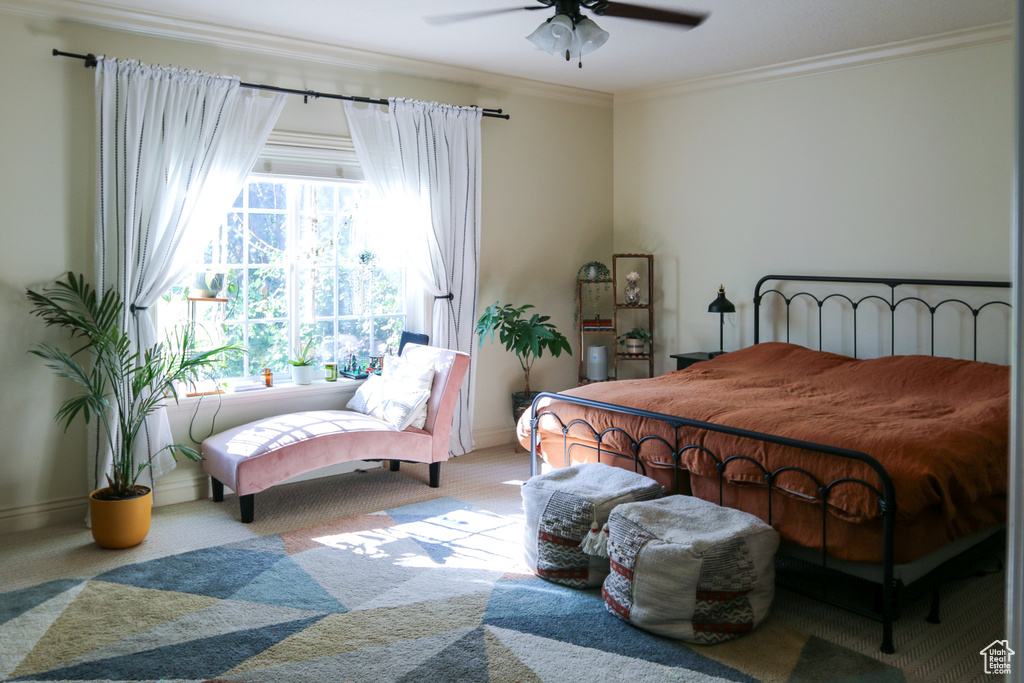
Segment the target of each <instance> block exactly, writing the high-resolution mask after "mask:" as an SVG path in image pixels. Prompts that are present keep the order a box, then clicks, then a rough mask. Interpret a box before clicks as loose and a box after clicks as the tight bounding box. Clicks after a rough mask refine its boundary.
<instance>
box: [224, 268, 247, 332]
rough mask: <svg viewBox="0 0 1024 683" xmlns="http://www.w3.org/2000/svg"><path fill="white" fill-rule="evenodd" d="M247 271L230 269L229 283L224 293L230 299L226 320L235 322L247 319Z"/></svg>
mask: <svg viewBox="0 0 1024 683" xmlns="http://www.w3.org/2000/svg"><path fill="white" fill-rule="evenodd" d="M244 278H245V270H244V269H242V268H229V269H228V272H227V277H226V278H225V281H226V282H227V283H228V284H227V287H226V288H225V290H224V292H225V294H226V295H227V298H228V306H227V312H226V313H225V315H224V320H226V321H234V320H242V319H244V318H245V281H244Z"/></svg>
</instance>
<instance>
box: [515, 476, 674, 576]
mask: <svg viewBox="0 0 1024 683" xmlns="http://www.w3.org/2000/svg"><path fill="white" fill-rule="evenodd" d="M663 495H665V490H664V489H663V488H662V486H661V484H659V483H658V482H656V481H654V480H653V479H650V478H648V477H645V476H643V475H642V474H637V473H635V472H630V471H628V470H624V469H622V468H620V467H612V466H610V465H604V464H601V463H586V464H582V465H574V466H572V467H566V468H565V469H561V470H553V471H552V472H549V473H547V474H541V475H537V476H535V477H532V478H531V479H530V480H529V481H527V482H526V483H525V484H523V510H524V512H525V513H526V535H525V538H524V548H525V551H526V553H525V554H526V565H527V566H528V567H529V568H530V569H531V570H532V571H533V572H535V573H536V574H537V576H539V577H541V578H542V579H547V580H548V581H552V582H554V583H560V584H562V585H565V586H572V587H574V588H587V587H590V586H600V585H601V582H602V581H604V578H605V577H606V576H608V572H609V565H608V557H607V552H604V553H603V555H604V556H603V557H602V556H601V555H597V554H594V555H591V554H587V553H586V552H584V549H586V550H589V551H591V552H595V553H596V552H600V550H599V548H602V547H604V546H605V545H606V543H605V542H603V541H601V540H600V539H602V537H603V538H605V539H606V538H607V532H606V530H604V529H603V528H602V527H603V525H604V523H605V522H607V521H608V515H609V513H611V511H612V510H613V509H614V508H615V506H617V505H620V504H621V503H629V502H633V501H638V500H649V499H652V498H660V497H661V496H663ZM588 537H589V538H588ZM581 544H582V547H581Z"/></svg>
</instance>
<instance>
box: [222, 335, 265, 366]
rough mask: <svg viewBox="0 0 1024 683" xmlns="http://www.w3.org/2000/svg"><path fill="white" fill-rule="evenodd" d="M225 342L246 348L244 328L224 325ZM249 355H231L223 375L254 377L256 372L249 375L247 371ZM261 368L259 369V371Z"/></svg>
mask: <svg viewBox="0 0 1024 683" xmlns="http://www.w3.org/2000/svg"><path fill="white" fill-rule="evenodd" d="M224 342H225V343H227V344H238V345H239V346H243V347H244V346H245V344H244V343H243V339H242V326H241V325H230V324H229V325H224ZM247 355H248V354H239V353H232V354H229V356H228V358H229V360H228V363H227V365H225V367H224V371H223V373H222V375H223V376H224V377H244V376H246V375H253V374H255V373H256V370H250V371H249V372H248V373H247V372H246V371H245V362H246V360H247ZM258 369H259V368H257V370H258Z"/></svg>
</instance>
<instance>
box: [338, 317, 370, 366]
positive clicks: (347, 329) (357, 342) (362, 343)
mask: <svg viewBox="0 0 1024 683" xmlns="http://www.w3.org/2000/svg"><path fill="white" fill-rule="evenodd" d="M363 323H364V321H362V320H352V319H349V320H339V321H338V355H339V358H338V361H339V362H341V361H344V360H345V359H346V358H348V357H349V356H351V355H352V354H355V355H356V356H358V357H360V358H366V357H367V356H369V355H370V347H369V344H368V343H367V339H368V336H367V333H366V331H365V328H364V324H363Z"/></svg>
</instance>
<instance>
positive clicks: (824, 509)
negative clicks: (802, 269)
mask: <svg viewBox="0 0 1024 683" xmlns="http://www.w3.org/2000/svg"><path fill="white" fill-rule="evenodd" d="M769 281H792V282H828V283H843V284H851V283H852V284H868V285H876V284H877V285H883V286H886V287H889V292H890V295H889V298H888V299H885V298H883V297H881V296H879V295H877V294H867V295H865V296H863V297H861V298H860V299H857V300H854V299H852V298H850V297H848V296H846V295H844V294H829V295H827V296H824V297H823V298H818V297H817V296H815V295H814V294H811V293H809V292H798V293H796V294H793V295H792V296H788V297H787V296H786V295H785V294H784V293H783V292H781V291H780V290H778V289H769V290H767V291H765V292H762V288H763V286H764V284H765V283H766V282H769ZM904 285H907V286H939V287H957V288H959V287H969V288H1009V287H1010V283H1008V282H993V281H970V280H922V279H914V278H840V277H815V276H802V275H768V276H765V277H763V278H761V280H759V281H758V283H757V285H756V287H755V289H754V342H755V343H759V342H760V321H759V317H760V315H759V313H760V305H761V302H762V299H763V297H764V296H765V295H767V294H773V293H774V294H777V295H778V296H780V297H782V299H783V301H784V302H785V305H786V337H787V341H789V334H790V304H791V302H792V301H794V300H796V299H798V298H800V297H804V296H806V297H810V298H811V299H813V300H814V301H815V302H817V306H818V310H819V314H818V339H819V350H820V346H821V338H822V334H821V332H822V315H821V309H822V307H823V305H824V304H825V302H826V301H829V300H832V299H839V300H840V301H846V302H847V303H848V304H849V305H850V306H851V307H852V310H853V315H854V331H853V334H854V357H856V343H857V342H856V337H857V323H856V321H857V309H858V306H859V305H860V304H861V303H863V302H864V301H867V300H878V301H881V302H883V303H884V304H885V306H887V307H888V308H889V310H890V312H891V315H892V318H891V323H890V324H891V328H892V329H891V335H892V338H891V343H890V354H893V353H894V352H895V347H896V342H895V339H896V329H895V328H896V317H895V316H896V310H897V308H898V307H899V306H901V305H903V304H905V303H907V302H917V303H919V304H923V305H924V306H925V307H926V308H927V310H928V313H929V316H930V321H931V325H930V327H931V355H935V314H936V311H937V310H938V309H939V308H940V307H941V306H943V305H946V304H954V303H955V304H958V305H962V306H965V307H966V308H967V309H968V310H969V311H970V312H971V313H972V315H973V317H974V335H973V336H974V338H973V345H974V357H975V359H977V348H978V327H977V318H978V315H979V313H980V312H981V311H982V310H984V309H985V308H987V307H989V306H993V305H999V304H1001V305H1005V306H1007V307H1009V304H1008V303H1007V302H1005V301H998V300H993V301H987V302H985V303H983V304H981V305H980V306H972V305H971V304H969V303H968V302H966V301H963V300H962V299H955V298H950V299H944V300H942V301H940V302H939V303H937V304H929V303H928V302H927V301H925V300H924V299H922V298H920V297H918V296H916V295H915V296H902V297H901V298H899V299H897V294H896V289H897V287H900V286H904ZM545 399H556V400H558V401H560V402H564V403H570V404H573V405H578V406H583V407H588V408H597V409H601V410H604V411H608V412H611V413H618V414H622V415H633V416H637V417H641V418H645V419H650V420H655V421H657V422H661V423H663V424H665V425H667V426H669V427H671V428H672V432H673V434H674V439H673V442H672V443H670V442H669V441H668V440H666V439H665V438H663V437H661V436H657V435H652V434H648V435H644V436H639V438H637V437H636V436H634V435H632V434H629V433H628V432H626V431H625V430H624V429H622V428H621V427H615V426H612V427H608V428H606V429H603V430H601V431H598V430H597V429H595V428H594V426H593V425H591V424H590V423H588V422H587V421H586V420H583V419H582V418H577V419H573V420H570V421H569V422H568V423H565V422H563V420H562V419H561V418H560V417H559V416H558V415H557V414H556V413H555V412H554V411H553V410H551V409H550V408H544V409H541V410H540V411H539V412H538V406H539V403H540V402H541V401H544V400H545ZM544 416H551V417H552V418H553V419H554V420H556V421H557V423H558V425H559V427H560V428H561V431H562V438H563V457H564V463H563V464H564V465H568V463H569V462H570V459H569V453H570V451H571V450H572V448H574V447H582V448H588V449H591V450H596V451H597V460H598V462H600V461H601V457H602V454H605V453H606V454H607V455H609V456H613V457H619V458H621V457H626V458H628V459H630V460H632V461H633V469H634V471H641V472H642V473H643V474H646V473H647V472H646V467H645V465H644V463H643V462H642V461H641V459H640V451H641V448H643V447H644V446H645V445H647V444H660V446H661V447H663V448H664V449H666V450H667V451H668V452H669V453H671V459H672V462H671V463H668V462H652V464H663V465H667V466H671V467H672V468H673V472H674V479H675V481H674V483H675V485H676V487H675V488H676V490H677V491H678V484H679V472H680V469H681V467H680V465H681V458H682V456H683V455H684V454H686V453H690V452H695V453H698V454H702V455H705V456H707V457H709V458H710V459H711V460H712V461H713V463H714V466H715V469H716V470H717V472H718V504H719V505H722V504H723V491H724V486H725V483H726V478H725V472H726V469H727V468H728V467H729V465H730V464H731V463H734V462H748V463H752V464H753V465H755V466H756V467H757V468H758V469H759V470H760V471H761V474H762V475H763V477H764V481H765V488H766V495H767V517H768V519H766V520H765V521H766V522H767V523H768V524H771V523H772V493H773V491H774V490H775V489H776V488H780V487H779V485H778V479H779V476H780V475H783V474H787V473H793V474H796V475H800V476H803V477H807V478H808V479H809V480H810V481H811V482H812V483H813V484H814V489H815V491H816V492H817V497H814V498H813V502H814V503H815V504H818V505H820V507H821V549H820V551H819V552H820V554H821V567H820V568H821V572H822V574H825V573H826V572H827V571H828V553H827V548H828V545H827V528H828V525H827V520H828V499H829V495H830V493H831V492H832V490H833V489H834V488H836V487H837V486H847V485H855V486H863V487H866V488H867V489H868V490H869V491H870V492H872V493H873V494H874V495H875V497H876V498H877V499H878V506H879V512H878V516H879V517H881V520H882V582H881V604H880V609H879V610H878V611H872V610H866V609H861V608H858V607H856V606H853V605H851V604H849V603H846V602H840V601H837V600H835V599H832V598H831V597H830V595H828V594H827V593H813V592H809V591H807V590H802V589H801V588H800V587H799V586H787V588H791V589H796V590H798V591H799V592H801V593H804V594H806V595H810V597H813V598H815V599H818V600H821V601H824V602H826V603H828V604H831V605H835V606H838V607H842V608H844V609H847V610H850V611H852V612H854V613H857V614H860V615H862V616H866V617H870V618H872V619H876V620H880V621H881V622H882V643H881V648H880V649H881V650H882V652H885V653H893V652H895V647H894V644H893V621H894V619H895V618H896V599H897V592H896V588H897V582H896V581H894V579H893V577H894V557H895V555H894V551H893V546H894V542H895V518H896V498H895V491H894V489H893V484H892V480H891V478H890V477H889V474H888V472H886V470H885V467H884V466H883V465H882V464H881V463H880V462H878V461H877V460H876V459H874V458H873V457H871V456H870V455H868V454H866V453H862V452H860V451H854V450H849V449H845V448H837V447H834V446H829V445H826V444H820V443H812V442H808V441H801V440H797V439H791V438H788V437H782V436H777V435H774V434H766V433H762V432H755V431H751V430H746V429H738V428H735V427H730V426H727V425H720V424H713V423H709V422H702V421H699V420H692V419H688V418H685V417H681V416H675V415H666V414H663V413H656V412H651V411H646V410H639V409H635V408H629V407H625V406H619V405H615V404H611V403H603V402H599V401H592V400H589V399H584V398H579V397H575V396H567V395H564V394H556V393H548V392H545V393H541V394H538V395H537V397H536V398H535V399H534V402H533V405H532V407H531V412H530V455H531V459H530V474H531V475H534V474H536V473H537V454H538V446H539V437H538V431H537V426H538V423H539V421H540V419H541V418H542V417H544ZM577 425H579V426H582V427H585V429H586V430H588V431H589V437H590V438H592V439H593V440H594V441H595V442H596V447H595V446H590V445H586V444H583V443H574V444H571V445H570V444H569V442H568V440H569V430H570V429H571V428H573V427H574V426H577ZM680 429H696V430H703V431H708V432H716V433H721V434H728V435H731V436H736V437H740V438H742V439H748V440H751V441H754V442H758V441H759V442H766V443H771V444H776V445H780V446H787V447H792V448H797V449H800V450H802V451H805V452H811V453H819V454H821V455H822V456H823V457H839V458H844V459H848V460H855V461H859V462H861V463H864V464H865V465H867V466H868V467H869V468H870V469H871V470H873V471H874V473H875V474H876V476H877V478H878V481H877V482H876V483H872V482H868V481H865V480H864V479H858V478H854V477H842V478H839V479H835V480H833V481H830V482H824V481H819V479H818V478H817V477H816V476H815V475H814V474H812V473H811V472H808V471H807V470H805V469H802V468H799V467H794V466H783V467H779V468H776V469H774V470H771V471H769V470H768V469H767V468H765V467H764V465H763V464H762V463H761V462H759V461H758V460H756V459H755V458H752V457H750V456H748V455H743V454H742V453H735V454H728V455H727V454H716V453H713V452H712V451H711V450H709V449H708V448H706V447H704V446H701V445H697V444H692V443H681V441H684V442H685V441H686V439H681V438H680V432H679V430H680ZM615 435H621V437H623V438H625V439H626V440H627V441H628V442H629V446H630V451H631V452H629V453H622V452H619V450H612V449H610V448H609V449H604V448H603V443H604V442H606V441H608V440H609V439H610V438H612V437H614V436H615ZM824 585H827V582H826V583H825V584H824ZM937 615H938V593H937V591H935V592H933V594H932V613H931V615H929V619H930V620H936V621H937V618H938V617H937Z"/></svg>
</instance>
